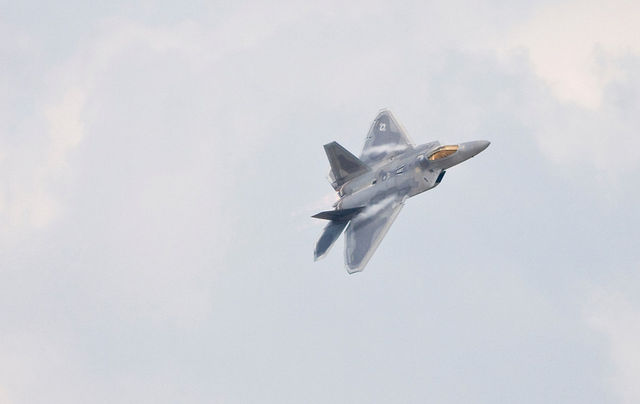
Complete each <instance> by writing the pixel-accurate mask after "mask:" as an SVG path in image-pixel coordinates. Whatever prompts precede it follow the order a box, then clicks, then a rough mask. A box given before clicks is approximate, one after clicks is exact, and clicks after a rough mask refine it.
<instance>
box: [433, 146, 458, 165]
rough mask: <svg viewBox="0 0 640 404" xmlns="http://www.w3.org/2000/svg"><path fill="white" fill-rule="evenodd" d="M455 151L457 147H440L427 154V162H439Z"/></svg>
mask: <svg viewBox="0 0 640 404" xmlns="http://www.w3.org/2000/svg"><path fill="white" fill-rule="evenodd" d="M456 151H458V145H446V146H440V147H438V148H437V149H435V150H434V151H432V152H431V153H430V154H429V156H428V157H427V160H431V161H433V160H440V159H443V158H445V157H449V156H451V155H452V154H453V153H455V152H456Z"/></svg>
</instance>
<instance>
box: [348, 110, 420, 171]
mask: <svg viewBox="0 0 640 404" xmlns="http://www.w3.org/2000/svg"><path fill="white" fill-rule="evenodd" d="M412 148H413V143H412V142H411V139H409V136H408V135H407V134H406V132H405V131H404V129H403V128H402V126H401V125H400V124H399V123H398V121H397V120H396V119H395V117H394V116H393V114H392V113H391V111H389V110H382V111H380V113H379V114H378V116H376V119H374V121H373V123H372V124H371V128H370V129H369V133H368V134H367V138H366V140H365V142H364V147H363V148H362V154H361V155H360V160H362V161H363V162H364V163H365V164H368V165H370V166H373V165H376V164H378V163H380V162H383V161H386V160H388V159H390V158H392V157H393V156H395V155H397V154H400V153H402V152H404V151H407V150H408V149H412Z"/></svg>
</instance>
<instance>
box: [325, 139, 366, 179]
mask: <svg viewBox="0 0 640 404" xmlns="http://www.w3.org/2000/svg"><path fill="white" fill-rule="evenodd" d="M324 151H325V153H327V158H328V159H329V164H330V165H331V177H332V179H333V181H334V183H333V184H332V185H333V186H334V188H337V187H340V186H341V185H342V184H344V183H345V182H347V181H349V180H351V179H353V178H355V177H357V176H359V175H361V174H363V173H365V172H367V171H369V170H370V168H369V166H367V165H366V164H365V163H363V162H362V161H360V159H359V158H357V157H356V156H354V155H353V154H351V153H349V151H348V150H347V149H345V148H344V147H342V146H340V145H339V144H338V143H337V142H331V143H329V144H326V145H324Z"/></svg>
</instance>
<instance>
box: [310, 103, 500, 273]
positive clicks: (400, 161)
mask: <svg viewBox="0 0 640 404" xmlns="http://www.w3.org/2000/svg"><path fill="white" fill-rule="evenodd" d="M489 144H490V143H489V142H488V141H486V140H476V141H473V142H466V143H460V144H457V145H444V146H443V145H440V142H438V141H434V142H430V143H426V144H422V145H418V146H416V145H414V144H413V142H411V140H410V139H409V136H408V135H407V133H406V132H405V131H404V129H403V128H402V126H401V125H400V124H399V123H398V121H397V120H396V119H395V117H394V116H393V114H392V113H391V111H389V110H382V111H380V113H378V116H376V119H375V120H374V121H373V123H372V124H371V128H370V129H369V133H368V134H367V138H366V140H365V143H364V148H363V149H362V154H360V158H358V157H356V156H354V155H353V154H351V153H349V151H347V149H345V148H344V147H342V146H340V145H339V144H338V143H337V142H331V143H329V144H326V145H324V150H325V152H326V153H327V157H328V158H329V164H330V165H331V170H330V171H329V181H330V182H331V185H332V186H333V189H335V190H336V192H337V193H338V196H339V200H338V201H337V202H336V203H335V204H334V205H333V208H334V209H333V210H328V211H325V212H320V213H318V214H316V215H314V216H312V217H314V218H318V219H325V220H328V221H329V223H328V224H327V225H326V227H325V228H324V230H323V231H322V235H321V236H320V239H319V240H318V242H317V244H316V248H315V252H314V258H315V260H318V259H320V258H322V257H324V256H325V255H326V254H327V252H328V251H329V249H330V248H331V246H332V245H333V244H334V243H335V242H336V240H337V239H338V237H340V234H342V232H343V231H344V230H345V228H346V231H345V250H344V259H345V265H346V267H347V272H349V273H355V272H360V271H362V270H363V269H364V267H365V266H366V265H367V262H369V260H370V259H371V256H372V255H373V253H374V252H375V250H376V248H377V247H378V245H379V244H380V242H381V241H382V239H383V237H384V236H385V234H386V233H387V231H388V230H389V227H390V226H391V224H392V223H393V221H394V219H395V218H396V216H398V213H400V209H402V206H403V205H404V202H405V201H406V200H407V198H409V197H412V196H414V195H417V194H420V193H422V192H424V191H428V190H430V189H432V188H435V187H436V186H438V184H440V182H441V181H442V178H443V177H444V174H445V172H446V170H448V169H449V168H451V167H453V166H455V165H457V164H460V163H462V162H463V161H465V160H468V159H470V158H471V157H473V156H475V155H476V154H478V153H480V152H481V151H483V150H484V149H486V148H487V147H488V146H489Z"/></svg>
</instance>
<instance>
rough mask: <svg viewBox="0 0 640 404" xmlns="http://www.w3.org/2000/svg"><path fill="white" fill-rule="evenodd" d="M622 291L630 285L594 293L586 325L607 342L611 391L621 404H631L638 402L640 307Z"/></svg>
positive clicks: (603, 289)
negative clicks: (610, 370) (610, 367)
mask: <svg viewBox="0 0 640 404" xmlns="http://www.w3.org/2000/svg"><path fill="white" fill-rule="evenodd" d="M632 284H634V285H637V282H632ZM624 289H629V285H627V286H625V287H624V288H623V289H620V288H600V289H596V290H595V291H593V292H592V296H591V302H590V304H589V306H588V308H587V311H586V317H587V322H588V324H589V325H590V326H591V327H592V328H593V329H594V330H595V331H597V332H599V333H601V334H602V335H603V336H604V337H605V338H606V341H607V346H608V353H609V360H610V361H611V363H612V365H613V368H612V374H611V375H610V378H609V383H610V385H611V387H612V388H613V390H614V391H615V393H616V395H617V396H618V397H620V399H621V401H622V402H623V403H628V404H633V403H638V402H640V385H639V384H638V375H640V305H639V304H638V301H637V299H635V298H631V297H630V296H629V295H628V294H627V293H626V292H624ZM635 290H637V289H635ZM632 293H633V294H634V295H637V293H636V292H632Z"/></svg>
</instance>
